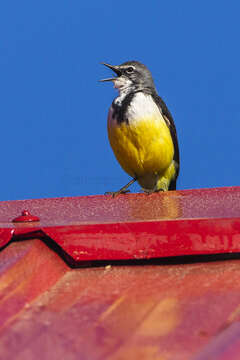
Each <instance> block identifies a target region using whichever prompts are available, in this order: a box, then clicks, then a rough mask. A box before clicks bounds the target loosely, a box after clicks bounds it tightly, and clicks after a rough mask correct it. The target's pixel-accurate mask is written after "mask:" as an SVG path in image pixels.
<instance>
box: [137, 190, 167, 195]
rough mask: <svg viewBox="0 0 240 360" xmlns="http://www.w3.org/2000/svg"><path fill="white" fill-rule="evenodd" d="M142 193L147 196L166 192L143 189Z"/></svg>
mask: <svg viewBox="0 0 240 360" xmlns="http://www.w3.org/2000/svg"><path fill="white" fill-rule="evenodd" d="M142 191H143V192H144V194H146V195H151V194H153V193H157V192H160V191H164V190H163V189H142Z"/></svg>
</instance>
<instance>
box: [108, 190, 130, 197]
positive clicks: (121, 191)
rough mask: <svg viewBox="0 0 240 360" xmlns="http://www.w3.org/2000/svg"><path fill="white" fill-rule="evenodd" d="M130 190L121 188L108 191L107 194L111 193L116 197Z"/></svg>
mask: <svg viewBox="0 0 240 360" xmlns="http://www.w3.org/2000/svg"><path fill="white" fill-rule="evenodd" d="M129 192H130V190H122V189H120V190H118V191H106V192H105V195H111V196H112V197H113V198H115V197H117V196H118V195H120V194H127V193H129Z"/></svg>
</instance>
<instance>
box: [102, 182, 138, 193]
mask: <svg viewBox="0 0 240 360" xmlns="http://www.w3.org/2000/svg"><path fill="white" fill-rule="evenodd" d="M136 180H137V179H132V180H131V181H129V183H127V184H126V185H125V186H123V187H122V188H121V189H119V190H118V191H107V192H105V195H112V197H113V198H114V197H116V196H118V195H120V194H126V193H127V192H129V191H130V190H127V188H128V187H129V186H130V185H132V184H133V183H134V182H135V181H136Z"/></svg>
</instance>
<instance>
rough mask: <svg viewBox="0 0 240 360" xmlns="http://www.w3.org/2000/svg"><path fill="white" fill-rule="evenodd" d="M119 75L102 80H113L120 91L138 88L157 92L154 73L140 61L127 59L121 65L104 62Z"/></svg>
mask: <svg viewBox="0 0 240 360" xmlns="http://www.w3.org/2000/svg"><path fill="white" fill-rule="evenodd" d="M103 65H105V66H107V67H108V68H110V69H111V70H113V71H114V72H115V74H116V75H117V76H116V77H114V78H109V79H103V80H100V81H113V83H114V87H115V88H117V89H118V90H119V92H120V93H121V92H123V91H124V92H125V91H127V92H130V91H136V90H147V91H148V92H156V89H155V86H154V82H153V78H152V75H151V73H150V71H149V70H148V68H147V67H146V66H145V65H143V64H141V63H140V62H138V61H127V62H125V63H123V64H121V65H109V64H105V63H103Z"/></svg>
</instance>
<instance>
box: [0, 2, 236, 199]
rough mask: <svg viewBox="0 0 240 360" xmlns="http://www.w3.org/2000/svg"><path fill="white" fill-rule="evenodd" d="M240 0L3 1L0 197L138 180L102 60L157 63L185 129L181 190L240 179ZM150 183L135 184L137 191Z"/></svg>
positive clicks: (92, 189)
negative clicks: (130, 169)
mask: <svg viewBox="0 0 240 360" xmlns="http://www.w3.org/2000/svg"><path fill="white" fill-rule="evenodd" d="M239 12H240V3H239V2H238V1H231V0H230V1H215V0H212V1H206V0H203V1H201V2H194V1H192V0H191V1H190V0H189V1H186V0H182V1H178V0H173V1H148V2H146V1H142V2H140V1H127V0H122V1H121V2H114V1H112V0H104V1H97V0H95V1H91V0H88V1H85V2H84V1H79V0H65V1H62V0H47V1H46V0H42V1H38V2H36V1H32V0H31V1H30V0H28V1H26V0H22V1H18V0H12V1H4V2H1V4H0V66H1V81H0V118H1V143H0V150H1V155H2V156H1V170H2V176H1V179H0V185H1V186H0V200H11V199H27V198H41V197H61V196H80V195H88V194H89V195H93V194H102V193H104V192H105V191H109V190H117V189H118V188H119V187H120V186H122V185H124V184H125V183H126V182H128V181H129V176H128V175H127V174H125V173H124V171H123V170H122V169H121V168H120V166H119V165H118V163H117V161H116V160H115V158H114V155H113V153H112V151H111V148H110V146H109V144H108V139H107V130H106V119H107V112H108V108H109V106H110V104H111V102H112V99H113V98H114V97H115V96H116V95H117V93H116V91H115V90H114V89H113V87H112V84H111V83H105V84H101V83H98V82H97V80H98V79H101V78H104V77H108V76H109V75H110V74H111V72H110V71H109V70H108V69H106V68H104V67H103V66H102V65H100V62H101V61H103V62H108V63H111V64H120V63H122V62H124V61H127V60H139V61H141V62H143V63H144V64H146V65H147V66H148V67H149V69H150V70H151V72H152V74H153V77H154V79H155V84H156V87H157V89H158V92H159V94H160V95H161V96H162V97H163V99H164V100H165V102H166V103H167V105H168V107H169V109H170V111H171V112H172V115H173V117H174V119H175V123H176V126H177V130H178V137H179V144H180V151H181V174H180V177H179V181H178V189H191V188H204V187H219V186H231V185H239V182H240V181H239V180H240V169H239V166H238V164H239V129H240V124H239V121H240V96H239V83H240V81H239V80H240V72H239V64H240V50H239V35H240V29H239ZM138 189H139V187H138V186H137V185H136V186H133V187H132V190H133V191H138Z"/></svg>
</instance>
